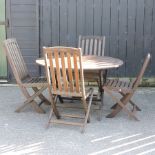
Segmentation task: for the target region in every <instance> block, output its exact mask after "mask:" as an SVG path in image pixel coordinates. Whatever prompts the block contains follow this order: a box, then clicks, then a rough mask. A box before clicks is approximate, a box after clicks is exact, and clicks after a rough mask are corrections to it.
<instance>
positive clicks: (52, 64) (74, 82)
mask: <svg viewBox="0 0 155 155" xmlns="http://www.w3.org/2000/svg"><path fill="white" fill-rule="evenodd" d="M43 51H44V55H45V62H46V75H47V81H48V90H49V94H50V97H51V103H52V104H51V105H52V107H51V112H50V116H49V121H48V125H47V126H49V124H50V123H59V124H66V125H76V126H81V127H82V132H84V128H85V126H86V123H87V121H88V120H89V112H90V107H91V102H92V96H93V89H92V88H90V89H89V90H88V91H85V85H84V76H83V68H82V56H81V49H79V48H70V47H44V48H43ZM53 95H56V96H57V95H60V96H65V97H79V98H81V100H82V105H83V107H84V115H83V116H81V115H77V114H64V115H63V114H62V115H60V114H58V116H57V118H61V116H62V117H71V118H80V119H82V120H83V121H82V122H75V121H74V122H73V121H70V122H69V121H63V120H62V119H59V120H56V119H52V113H53V109H54V108H55V109H57V108H56V99H54V97H53ZM89 96H90V98H89V103H88V105H87V103H86V99H87V97H89ZM57 111H58V110H57Z"/></svg>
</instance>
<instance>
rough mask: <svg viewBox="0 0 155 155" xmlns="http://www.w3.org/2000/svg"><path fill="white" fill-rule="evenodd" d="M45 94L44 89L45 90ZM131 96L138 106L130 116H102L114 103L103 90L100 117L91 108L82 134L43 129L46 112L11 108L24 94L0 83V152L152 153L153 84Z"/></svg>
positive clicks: (70, 129) (60, 127)
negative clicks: (102, 107) (103, 104)
mask: <svg viewBox="0 0 155 155" xmlns="http://www.w3.org/2000/svg"><path fill="white" fill-rule="evenodd" d="M45 94H46V95H48V94H47V92H45ZM133 100H134V101H135V102H136V103H137V104H138V105H139V106H140V108H141V109H142V111H141V112H138V113H137V114H136V115H137V116H138V118H139V119H140V121H139V122H137V121H135V120H132V119H130V118H129V117H128V115H127V114H126V113H124V112H123V111H122V112H120V113H119V114H118V115H117V116H116V117H115V118H112V119H108V118H105V116H106V115H107V114H108V113H109V112H110V107H111V106H112V105H113V104H114V103H113V102H112V100H111V98H110V97H109V96H108V95H107V94H105V99H104V101H105V106H104V112H103V117H102V120H101V121H98V120H97V112H96V111H94V110H92V111H91V122H90V123H89V124H88V125H87V127H86V131H85V133H84V134H81V132H80V128H79V127H74V126H64V125H53V126H51V127H50V128H49V129H45V124H46V122H47V119H48V115H49V106H47V105H42V108H43V109H44V110H45V111H46V114H38V113H36V112H34V111H33V110H32V109H31V108H30V107H29V106H27V107H26V108H25V109H24V111H23V112H21V113H15V112H14V110H15V109H16V108H17V107H18V106H19V105H21V104H22V102H23V101H24V97H23V96H22V94H21V92H20V90H19V88H18V87H15V86H12V87H0V154H1V155H7V154H10V155H25V154H26V155H29V154H34V155H42V154H45V155H48V154H49V155H122V154H123V155H144V154H149V155H150V154H151V155H155V88H145V89H144V88H140V89H138V91H137V92H136V94H135V95H134V97H133Z"/></svg>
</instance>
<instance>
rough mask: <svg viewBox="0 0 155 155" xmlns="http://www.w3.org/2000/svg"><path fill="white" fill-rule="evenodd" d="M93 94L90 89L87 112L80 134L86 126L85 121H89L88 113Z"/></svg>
mask: <svg viewBox="0 0 155 155" xmlns="http://www.w3.org/2000/svg"><path fill="white" fill-rule="evenodd" d="M93 93H94V90H93V89H91V91H90V99H89V103H88V108H87V112H86V115H85V119H84V124H83V127H82V129H81V133H84V131H85V126H86V124H87V121H88V119H89V113H90V107H91V104H92V98H93Z"/></svg>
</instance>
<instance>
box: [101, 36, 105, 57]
mask: <svg viewBox="0 0 155 155" xmlns="http://www.w3.org/2000/svg"><path fill="white" fill-rule="evenodd" d="M101 40H102V45H101V46H102V51H101V56H104V50H105V36H104V37H103V38H102V39H101Z"/></svg>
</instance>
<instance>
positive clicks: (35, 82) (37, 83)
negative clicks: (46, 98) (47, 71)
mask: <svg viewBox="0 0 155 155" xmlns="http://www.w3.org/2000/svg"><path fill="white" fill-rule="evenodd" d="M22 85H23V86H24V87H44V86H48V83H47V78H44V77H30V78H26V79H25V80H23V81H22Z"/></svg>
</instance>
